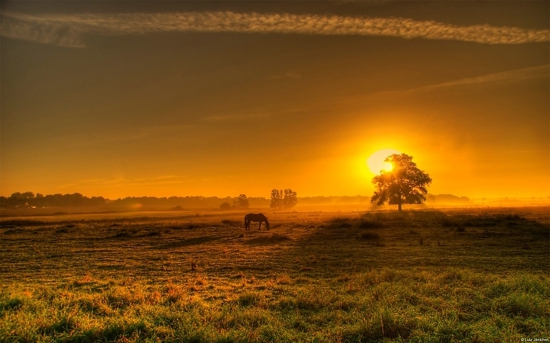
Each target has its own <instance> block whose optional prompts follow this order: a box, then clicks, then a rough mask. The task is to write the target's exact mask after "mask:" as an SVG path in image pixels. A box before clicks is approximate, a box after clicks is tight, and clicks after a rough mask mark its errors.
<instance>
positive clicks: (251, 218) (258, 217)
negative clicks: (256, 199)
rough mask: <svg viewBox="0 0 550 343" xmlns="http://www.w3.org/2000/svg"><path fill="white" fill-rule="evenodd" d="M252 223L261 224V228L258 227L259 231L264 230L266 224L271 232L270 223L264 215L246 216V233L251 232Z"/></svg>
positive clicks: (251, 214)
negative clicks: (263, 225)
mask: <svg viewBox="0 0 550 343" xmlns="http://www.w3.org/2000/svg"><path fill="white" fill-rule="evenodd" d="M250 222H259V223H260V226H258V230H261V229H262V222H265V226H266V228H267V229H268V230H269V222H268V221H267V217H266V216H264V215H263V213H249V214H247V215H246V216H244V228H245V229H246V231H250Z"/></svg>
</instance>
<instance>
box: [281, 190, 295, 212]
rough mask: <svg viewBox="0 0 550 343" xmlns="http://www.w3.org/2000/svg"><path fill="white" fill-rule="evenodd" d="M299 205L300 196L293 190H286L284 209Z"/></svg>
mask: <svg viewBox="0 0 550 343" xmlns="http://www.w3.org/2000/svg"><path fill="white" fill-rule="evenodd" d="M297 203H298V196H297V194H296V192H294V191H293V190H292V189H290V188H289V189H285V195H284V198H283V207H284V208H293V207H294V206H296V204H297Z"/></svg>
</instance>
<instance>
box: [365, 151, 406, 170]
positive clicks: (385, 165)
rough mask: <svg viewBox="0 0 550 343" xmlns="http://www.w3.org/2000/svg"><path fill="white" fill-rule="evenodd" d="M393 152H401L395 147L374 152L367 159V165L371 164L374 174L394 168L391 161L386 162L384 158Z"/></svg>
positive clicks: (370, 167)
mask: <svg viewBox="0 0 550 343" xmlns="http://www.w3.org/2000/svg"><path fill="white" fill-rule="evenodd" d="M393 154H400V152H399V151H397V150H395V149H382V150H378V151H377V152H375V153H374V154H372V155H371V156H370V157H369V158H368V159H367V165H368V166H369V169H370V171H371V172H372V173H373V174H380V172H382V171H391V170H392V169H393V165H392V164H391V163H389V162H384V160H385V159H386V158H387V157H388V156H390V155H393Z"/></svg>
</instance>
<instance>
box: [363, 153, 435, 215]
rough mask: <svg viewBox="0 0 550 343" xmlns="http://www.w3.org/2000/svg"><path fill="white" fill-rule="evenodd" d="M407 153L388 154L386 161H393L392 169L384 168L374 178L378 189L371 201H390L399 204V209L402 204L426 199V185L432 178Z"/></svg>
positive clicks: (379, 202)
mask: <svg viewBox="0 0 550 343" xmlns="http://www.w3.org/2000/svg"><path fill="white" fill-rule="evenodd" d="M412 159H413V158H412V156H409V155H407V154H400V155H399V154H394V155H391V156H388V157H387V158H386V160H385V161H384V162H388V163H391V165H392V169H391V170H383V171H382V172H381V173H380V175H377V176H375V177H374V178H373V179H372V183H373V184H374V185H375V186H376V191H375V192H374V195H373V196H372V198H371V203H373V204H374V203H376V204H377V205H382V204H384V203H386V202H387V203H389V204H390V205H397V208H398V210H399V211H401V210H402V204H421V203H422V202H423V201H425V200H426V194H427V193H428V190H427V189H426V187H427V186H428V185H429V184H430V183H431V182H432V179H431V178H430V176H429V175H428V174H426V173H425V172H424V171H422V170H420V169H418V167H417V166H416V164H415V163H414V162H413V161H412Z"/></svg>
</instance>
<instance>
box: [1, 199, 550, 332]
mask: <svg viewBox="0 0 550 343" xmlns="http://www.w3.org/2000/svg"><path fill="white" fill-rule="evenodd" d="M524 212H525V210H524ZM524 212H521V213H517V211H516V212H506V213H481V212H476V213H470V212H465V211H461V212H457V213H441V212H405V213H368V214H359V213H356V214H347V215H345V216H343V215H341V214H338V215H337V216H336V215H333V214H326V213H321V214H319V213H313V214H309V213H302V214H300V213H298V214H296V213H291V214H284V215H279V216H277V215H271V216H270V221H271V222H272V227H273V229H272V230H271V231H270V232H265V231H262V232H258V231H251V232H244V230H243V229H242V228H241V227H240V225H241V223H240V220H238V217H240V215H235V216H234V217H231V218H218V217H216V216H204V217H202V218H194V219H193V220H192V221H191V220H181V221H173V220H172V221H161V220H160V219H156V220H149V221H146V222H131V223H124V222H123V221H117V223H116V225H115V224H113V223H107V222H101V223H94V222H89V223H82V222H78V223H76V224H71V223H66V222H64V223H63V224H59V225H56V224H55V223H47V224H44V225H42V226H40V225H39V226H35V225H32V226H29V227H26V226H20V225H21V224H19V225H15V227H12V226H11V225H14V224H11V223H10V227H5V229H3V231H0V235H1V237H2V241H1V246H0V258H1V260H2V261H3V262H6V263H2V264H1V265H0V342H404V341H406V342H521V339H522V338H523V339H533V340H535V339H548V338H550V329H549V328H550V276H549V266H548V252H549V250H548V249H549V236H548V234H549V231H548V218H547V215H546V213H547V212H544V211H540V212H536V211H527V212H525V213H524ZM459 229H460V230H459Z"/></svg>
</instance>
